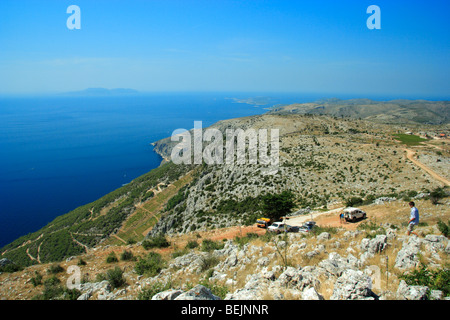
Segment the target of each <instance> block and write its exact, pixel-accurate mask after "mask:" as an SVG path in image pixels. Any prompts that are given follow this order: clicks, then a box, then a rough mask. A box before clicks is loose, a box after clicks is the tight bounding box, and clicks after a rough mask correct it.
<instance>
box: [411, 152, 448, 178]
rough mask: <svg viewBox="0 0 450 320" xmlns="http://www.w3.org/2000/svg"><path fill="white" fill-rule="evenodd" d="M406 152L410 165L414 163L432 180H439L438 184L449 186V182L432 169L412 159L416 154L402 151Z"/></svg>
mask: <svg viewBox="0 0 450 320" xmlns="http://www.w3.org/2000/svg"><path fill="white" fill-rule="evenodd" d="M404 150H405V151H406V157H407V158H408V159H409V160H411V162H412V163H414V164H415V165H416V166H418V167H420V168H422V169H423V170H425V171H426V172H427V173H428V174H429V175H430V176H432V177H433V178H434V179H436V180H439V181H440V182H442V183H444V184H445V185H447V186H450V181H448V180H447V179H446V178H444V177H442V176H441V175H439V174H438V173H436V172H435V171H433V170H432V169H430V168H428V167H427V166H426V165H424V164H423V163H422V162H419V161H418V160H417V159H416V158H414V156H415V154H416V152H415V151H413V150H410V149H404Z"/></svg>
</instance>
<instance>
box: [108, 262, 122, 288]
mask: <svg viewBox="0 0 450 320" xmlns="http://www.w3.org/2000/svg"><path fill="white" fill-rule="evenodd" d="M106 280H108V282H109V284H110V285H111V287H112V288H113V289H116V288H120V287H121V286H123V285H124V284H125V283H126V282H125V278H124V277H123V271H122V269H120V268H119V267H115V268H114V269H109V270H108V271H107V272H106Z"/></svg>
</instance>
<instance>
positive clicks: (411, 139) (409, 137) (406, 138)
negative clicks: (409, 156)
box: [394, 133, 427, 146]
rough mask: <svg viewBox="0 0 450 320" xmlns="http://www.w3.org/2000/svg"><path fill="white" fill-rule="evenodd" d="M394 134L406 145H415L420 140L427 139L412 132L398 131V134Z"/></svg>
mask: <svg viewBox="0 0 450 320" xmlns="http://www.w3.org/2000/svg"><path fill="white" fill-rule="evenodd" d="M394 136H395V137H396V139H397V140H399V141H400V142H401V143H403V144H406V145H408V146H417V145H419V144H420V143H421V142H423V141H427V139H424V138H421V137H419V136H416V135H413V134H404V133H398V134H394Z"/></svg>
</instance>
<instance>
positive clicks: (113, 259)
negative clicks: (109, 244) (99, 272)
mask: <svg viewBox="0 0 450 320" xmlns="http://www.w3.org/2000/svg"><path fill="white" fill-rule="evenodd" d="M118 261H119V260H118V259H117V256H116V254H115V253H114V252H110V254H108V256H107V257H106V263H114V262H118Z"/></svg>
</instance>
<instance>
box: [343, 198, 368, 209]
mask: <svg viewBox="0 0 450 320" xmlns="http://www.w3.org/2000/svg"><path fill="white" fill-rule="evenodd" d="M363 203H364V200H363V199H362V198H360V197H351V198H350V199H347V200H345V206H347V207H355V206H358V205H361V204H363Z"/></svg>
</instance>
